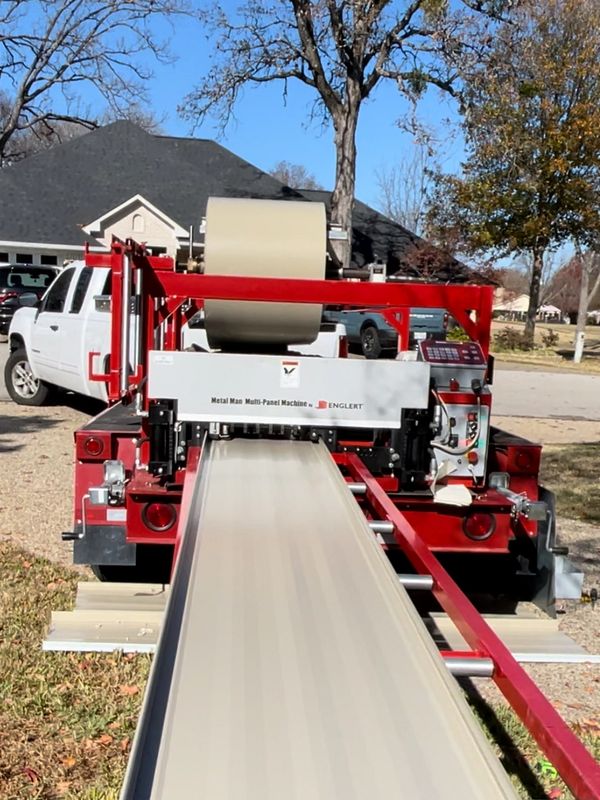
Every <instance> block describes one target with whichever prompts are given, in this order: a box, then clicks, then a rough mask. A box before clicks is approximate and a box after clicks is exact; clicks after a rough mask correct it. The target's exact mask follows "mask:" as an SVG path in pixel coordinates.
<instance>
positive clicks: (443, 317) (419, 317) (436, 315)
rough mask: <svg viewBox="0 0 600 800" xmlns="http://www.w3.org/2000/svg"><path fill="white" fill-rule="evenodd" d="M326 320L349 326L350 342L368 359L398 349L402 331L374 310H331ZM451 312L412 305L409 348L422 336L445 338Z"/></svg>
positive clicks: (325, 317)
mask: <svg viewBox="0 0 600 800" xmlns="http://www.w3.org/2000/svg"><path fill="white" fill-rule="evenodd" d="M323 319H324V320H325V321H326V322H336V323H338V322H339V323H341V324H342V325H345V327H346V337H347V339H348V344H349V345H351V346H353V347H355V348H356V347H359V348H360V350H361V352H362V354H363V355H364V356H365V358H380V357H381V356H383V355H385V354H388V355H389V354H393V353H394V351H395V350H397V348H398V331H397V330H396V329H395V328H394V327H393V326H392V325H390V324H389V323H388V322H386V320H385V318H384V317H383V315H382V314H378V313H377V312H376V311H374V310H373V309H364V310H362V311H355V310H349V311H339V310H333V309H327V310H326V311H325V313H324V316H323ZM447 330H448V314H447V312H446V310H445V309H443V308H411V309H410V327H409V347H410V348H411V349H416V348H417V346H418V343H419V341H420V340H421V339H445V338H446V333H447Z"/></svg>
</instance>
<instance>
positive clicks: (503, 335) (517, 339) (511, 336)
mask: <svg viewBox="0 0 600 800" xmlns="http://www.w3.org/2000/svg"><path fill="white" fill-rule="evenodd" d="M494 343H495V345H496V349H498V350H531V349H532V348H531V344H530V343H529V342H528V341H527V340H526V339H525V336H524V335H523V333H522V331H520V330H516V329H515V328H502V330H501V331H498V333H497V334H496V335H495V336H494Z"/></svg>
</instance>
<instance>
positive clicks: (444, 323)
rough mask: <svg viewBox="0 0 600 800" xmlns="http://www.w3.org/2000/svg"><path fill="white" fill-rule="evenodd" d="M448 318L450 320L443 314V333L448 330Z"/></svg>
mask: <svg viewBox="0 0 600 800" xmlns="http://www.w3.org/2000/svg"><path fill="white" fill-rule="evenodd" d="M449 318H450V317H449V315H448V314H447V313H446V314H444V322H443V325H444V330H445V331H446V330H448V320H449Z"/></svg>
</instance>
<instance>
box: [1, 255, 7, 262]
mask: <svg viewBox="0 0 600 800" xmlns="http://www.w3.org/2000/svg"><path fill="white" fill-rule="evenodd" d="M0 262H5V263H8V253H0Z"/></svg>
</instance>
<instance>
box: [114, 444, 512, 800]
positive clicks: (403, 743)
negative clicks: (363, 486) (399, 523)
mask: <svg viewBox="0 0 600 800" xmlns="http://www.w3.org/2000/svg"><path fill="white" fill-rule="evenodd" d="M189 524H190V528H189V530H188V532H187V533H186V535H185V537H184V546H183V549H182V553H181V559H180V566H179V567H178V574H177V577H176V578H175V582H174V586H173V589H172V592H171V598H170V601H169V604H170V606H169V610H168V612H167V620H166V623H165V629H164V631H163V635H162V639H161V641H160V643H159V652H158V654H157V656H156V662H155V664H154V667H153V675H152V676H151V682H150V686H149V690H148V696H147V698H146V701H145V708H144V712H143V715H142V719H141V721H140V726H139V731H138V734H137V736H136V743H135V746H134V752H133V754H132V758H131V761H130V765H129V768H128V774H127V776H126V781H125V785H124V788H123V793H122V798H124V799H125V800H133V798H136V800H137V799H138V798H155V799H157V798H160V799H161V800H167V799H168V800H171V798H196V797H198V798H203V800H241V799H243V800H283V799H284V798H285V800H313V798H314V799H315V800H316V799H317V798H318V799H319V800H334V799H335V800H337V798H339V800H354V799H356V800H379V799H380V798H381V800H383V798H385V799H386V800H389V798H392V797H393V798H410V800H420V798H423V800H433V798H435V799H436V800H444V799H445V798H447V799H448V800H450V798H451V799H452V800H456V798H461V800H468V799H469V798H472V800H482V799H483V798H485V799H486V800H493V798H508V797H512V798H514V797H515V796H516V795H515V792H514V790H513V788H512V786H511V783H510V781H509V779H508V777H507V775H506V773H505V772H504V770H503V768H502V766H501V765H500V763H499V761H498V759H497V758H496V757H495V755H494V754H493V752H492V751H491V749H490V747H489V745H488V743H487V742H486V740H485V737H484V735H483V733H482V731H481V730H480V728H479V726H478V725H477V723H476V721H475V720H474V718H473V716H472V714H471V712H470V710H469V708H468V706H467V704H466V702H465V700H464V699H463V697H462V695H461V693H460V690H459V688H458V686H457V685H456V683H455V681H454V679H453V678H452V677H451V676H450V675H449V674H448V671H447V669H446V667H445V666H444V663H443V661H442V659H441V658H440V656H439V654H438V652H437V651H436V648H435V646H434V644H433V642H432V641H431V638H430V637H429V634H428V633H427V631H426V630H425V628H424V626H423V624H422V622H421V621H420V619H419V617H418V615H417V613H416V611H415V609H414V608H413V606H412V604H411V602H410V600H409V598H408V596H407V594H406V592H405V590H404V588H403V587H402V586H401V584H400V582H399V581H398V579H397V577H396V575H395V573H394V571H393V569H392V568H391V566H390V564H389V562H388V560H387V558H386V556H385V554H384V553H383V552H382V550H381V549H380V547H379V545H378V544H377V542H376V540H375V537H374V536H373V534H372V532H371V531H370V530H369V528H368V526H367V524H366V521H365V519H364V517H363V515H362V512H361V511H360V509H359V507H358V505H357V504H356V501H355V500H354V498H353V497H352V495H351V493H350V491H349V490H348V489H347V487H346V485H345V483H344V481H343V479H342V477H341V475H340V474H339V471H338V469H337V467H336V466H335V464H334V463H333V461H332V459H331V457H330V455H329V453H328V452H327V450H326V449H325V447H324V446H323V445H314V444H310V443H306V442H286V441H250V440H233V441H228V442H219V443H216V444H215V443H213V444H212V450H211V452H210V454H209V455H208V458H207V459H206V464H205V465H204V467H203V470H202V475H201V481H200V485H199V486H198V487H197V490H196V498H195V501H194V508H193V511H192V514H191V515H190V520H189ZM186 548H187V552H186ZM184 559H186V560H185V561H184ZM161 658H162V663H161Z"/></svg>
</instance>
